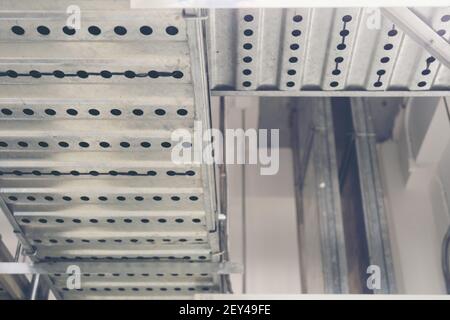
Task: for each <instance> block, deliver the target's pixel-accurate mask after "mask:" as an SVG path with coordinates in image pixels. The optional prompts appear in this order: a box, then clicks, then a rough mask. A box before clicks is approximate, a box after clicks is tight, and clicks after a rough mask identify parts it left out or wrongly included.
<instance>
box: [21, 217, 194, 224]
mask: <svg viewBox="0 0 450 320" xmlns="http://www.w3.org/2000/svg"><path fill="white" fill-rule="evenodd" d="M21 221H22V222H23V223H27V224H28V223H31V220H30V219H28V218H22V219H21ZM37 221H38V222H39V223H42V224H46V223H48V222H49V220H48V219H45V218H40V219H38V220H37ZM122 221H123V222H124V223H136V220H133V219H130V218H125V219H123V220H122ZM157 221H158V223H167V222H168V219H166V218H159V219H158V220H157ZM173 221H174V222H176V223H184V222H185V220H184V219H182V218H176V219H174V220H173ZM191 221H192V223H200V222H202V220H201V219H199V218H194V219H192V220H191ZM55 222H56V223H59V224H61V223H66V222H69V221H67V220H64V219H59V218H58V219H55ZM71 222H73V223H76V224H80V223H82V221H81V219H72V220H71ZM87 222H90V223H94V224H96V223H99V222H100V220H98V219H89V220H88V221H87ZM104 222H106V223H110V224H113V223H116V222H117V220H116V219H111V218H110V219H106V220H105V221H104ZM137 222H140V223H149V222H150V220H149V219H145V218H143V219H140V220H139V221H137Z"/></svg>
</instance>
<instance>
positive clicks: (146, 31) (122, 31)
mask: <svg viewBox="0 0 450 320" xmlns="http://www.w3.org/2000/svg"><path fill="white" fill-rule="evenodd" d="M87 30H88V32H89V33H90V34H91V35H93V36H98V35H100V34H101V33H102V30H101V28H100V27H98V26H90V27H88V29H87ZM11 31H12V32H13V33H14V34H15V35H18V36H23V35H24V34H25V29H24V28H22V27H21V26H17V25H16V26H13V27H11ZM36 31H37V32H38V33H39V34H40V35H43V36H48V35H49V34H50V32H51V31H50V28H48V27H47V26H43V25H42V26H38V27H37V28H36ZM62 31H63V32H64V33H65V34H66V35H68V36H73V35H74V34H75V33H76V29H74V28H70V27H68V26H64V27H63V28H62ZM139 32H140V33H141V34H142V35H144V36H149V35H151V34H152V33H153V29H152V27H150V26H141V27H140V28H139ZM114 33H115V34H116V35H118V36H124V35H126V34H127V33H128V30H127V28H125V27H123V26H116V27H114ZM166 33H167V34H168V35H169V36H175V35H177V34H178V28H177V27H174V26H168V27H167V28H166Z"/></svg>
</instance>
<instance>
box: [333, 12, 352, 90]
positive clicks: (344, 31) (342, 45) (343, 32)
mask: <svg viewBox="0 0 450 320" xmlns="http://www.w3.org/2000/svg"><path fill="white" fill-rule="evenodd" d="M350 21H352V16H351V15H345V16H343V17H342V22H343V23H344V26H343V29H342V30H341V31H339V35H340V36H341V37H342V42H341V43H339V44H338V45H337V46H336V49H337V50H340V51H342V50H345V49H346V48H347V45H346V44H345V37H347V36H348V35H349V34H350V31H349V30H347V29H346V24H347V23H348V22H350ZM343 61H344V58H343V57H336V58H335V59H334V62H335V63H336V68H335V69H334V70H333V71H332V74H333V75H334V76H337V75H339V74H340V73H341V70H340V69H338V67H339V63H342V62H343ZM338 85H339V82H338V81H331V82H330V86H331V87H333V88H335V87H337V86H338Z"/></svg>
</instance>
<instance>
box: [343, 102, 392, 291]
mask: <svg viewBox="0 0 450 320" xmlns="http://www.w3.org/2000/svg"><path fill="white" fill-rule="evenodd" d="M351 108H352V116H353V127H354V130H355V144H356V154H357V158H358V170H359V177H360V183H361V195H362V204H363V211H364V224H365V228H366V237H367V244H368V250H369V262H370V265H373V266H378V267H379V268H380V271H381V274H380V276H381V279H380V280H381V288H379V289H376V288H375V289H374V290H373V291H374V293H395V292H396V282H395V276H394V265H393V261H392V252H391V245H390V240H389V230H388V224H387V220H386V219H387V218H386V209H385V204H384V196H383V189H382V185H381V180H380V172H379V166H378V156H377V152H376V141H375V139H376V137H375V132H374V129H373V125H372V116H371V114H370V110H369V109H368V108H367V106H366V103H365V101H364V100H363V99H361V98H352V99H351Z"/></svg>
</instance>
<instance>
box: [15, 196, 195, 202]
mask: <svg viewBox="0 0 450 320" xmlns="http://www.w3.org/2000/svg"><path fill="white" fill-rule="evenodd" d="M8 199H9V200H10V201H18V200H19V198H18V197H16V196H8ZM26 199H27V200H28V201H36V199H37V198H36V197H34V196H28V197H27V198H26ZM43 199H44V200H46V201H54V200H55V198H54V197H52V196H45V197H43ZM61 199H62V200H64V201H72V200H73V199H72V197H69V196H63V197H62V198H61ZM116 199H117V200H118V201H126V200H127V198H126V197H124V196H117V197H116ZM152 199H153V200H154V201H161V200H162V199H163V198H162V197H160V196H154V197H153V198H152ZM188 199H189V200H190V201H197V200H198V197H197V196H190V197H188ZM80 200H81V201H90V200H91V198H89V197H88V196H81V197H80ZM98 200H99V201H108V200H109V199H108V197H105V196H100V197H98ZM134 200H136V201H144V200H145V198H144V197H142V196H136V197H134ZM170 200H172V201H175V202H176V201H180V200H181V197H179V196H171V197H170Z"/></svg>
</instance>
